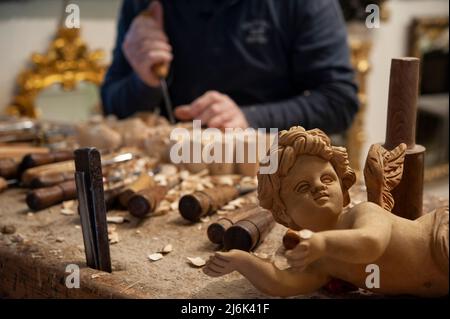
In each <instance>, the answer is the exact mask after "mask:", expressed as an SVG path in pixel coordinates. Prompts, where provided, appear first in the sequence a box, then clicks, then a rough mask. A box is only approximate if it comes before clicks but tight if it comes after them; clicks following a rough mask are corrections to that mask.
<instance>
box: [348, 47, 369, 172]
mask: <svg viewBox="0 0 450 319" xmlns="http://www.w3.org/2000/svg"><path fill="white" fill-rule="evenodd" d="M350 49H351V62H352V65H353V67H354V68H355V71H356V82H357V83H358V86H359V93H358V97H359V101H360V108H359V111H358V113H357V114H356V116H355V119H354V121H353V124H352V126H351V127H350V129H349V130H348V131H347V134H346V135H347V136H346V137H347V145H346V147H347V151H348V156H349V161H350V164H351V166H352V167H353V168H354V169H355V170H356V171H357V172H361V164H360V161H361V158H362V157H361V155H362V150H363V145H364V143H365V141H366V134H365V130H364V119H365V116H366V109H367V75H368V74H369V72H370V68H371V65H370V61H369V56H370V52H371V49H372V43H371V42H370V41H364V40H360V39H358V40H357V39H351V40H350Z"/></svg>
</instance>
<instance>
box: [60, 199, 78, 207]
mask: <svg viewBox="0 0 450 319" xmlns="http://www.w3.org/2000/svg"><path fill="white" fill-rule="evenodd" d="M74 204H75V201H74V200H67V201H65V202H62V208H64V209H72V208H73V206H74Z"/></svg>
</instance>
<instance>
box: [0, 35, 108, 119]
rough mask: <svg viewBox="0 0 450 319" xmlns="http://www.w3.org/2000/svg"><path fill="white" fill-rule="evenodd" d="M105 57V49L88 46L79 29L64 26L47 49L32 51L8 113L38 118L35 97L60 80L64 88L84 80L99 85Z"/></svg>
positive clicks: (19, 78)
mask: <svg viewBox="0 0 450 319" xmlns="http://www.w3.org/2000/svg"><path fill="white" fill-rule="evenodd" d="M103 58H104V52H103V51H101V50H95V51H89V50H88V48H87V46H86V44H85V43H84V41H83V40H82V39H81V37H80V29H68V28H64V27H61V28H60V29H59V30H58V32H57V35H56V37H55V39H54V40H53V41H52V43H51V44H50V47H49V49H48V51H47V52H46V53H45V54H38V53H34V54H32V56H31V61H32V65H31V66H30V67H29V68H28V69H26V70H25V71H23V72H22V73H20V74H19V76H18V79H17V84H18V89H17V90H18V92H17V95H16V96H15V97H14V98H13V101H12V103H11V104H10V105H9V106H8V107H7V108H6V113H7V114H9V115H14V116H27V117H30V118H38V117H39V115H40V114H39V110H38V109H37V108H36V106H35V104H34V102H35V99H36V97H37V95H38V93H39V92H40V91H41V90H43V89H45V88H47V87H49V86H51V85H53V84H60V85H61V86H62V88H63V89H65V90H72V89H73V88H74V87H75V86H76V85H77V83H79V82H82V81H86V82H91V83H94V84H96V85H100V83H101V82H102V81H103V77H104V74H105V69H106V68H105V66H103V65H101V64H99V61H100V60H102V59H103Z"/></svg>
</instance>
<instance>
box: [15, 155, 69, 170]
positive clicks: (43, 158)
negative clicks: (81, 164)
mask: <svg viewBox="0 0 450 319" xmlns="http://www.w3.org/2000/svg"><path fill="white" fill-rule="evenodd" d="M73 158H74V154H73V152H72V151H56V152H50V153H32V154H28V155H25V156H24V158H23V159H22V163H21V165H20V168H21V169H22V170H26V169H28V168H31V167H36V166H40V165H45V164H50V163H57V162H63V161H68V160H72V159H73Z"/></svg>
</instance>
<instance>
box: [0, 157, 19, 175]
mask: <svg viewBox="0 0 450 319" xmlns="http://www.w3.org/2000/svg"><path fill="white" fill-rule="evenodd" d="M19 164H20V163H19V162H18V161H16V160H14V159H13V158H2V159H0V177H3V178H6V179H11V178H16V177H17V175H18V173H19Z"/></svg>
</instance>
